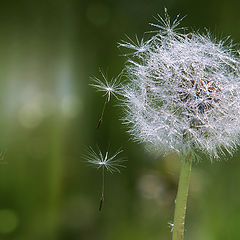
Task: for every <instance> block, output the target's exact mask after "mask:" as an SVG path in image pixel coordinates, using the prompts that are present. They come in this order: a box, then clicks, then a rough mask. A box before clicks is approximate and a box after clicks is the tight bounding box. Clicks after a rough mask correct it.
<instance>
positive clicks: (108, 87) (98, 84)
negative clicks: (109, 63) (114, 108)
mask: <svg viewBox="0 0 240 240" xmlns="http://www.w3.org/2000/svg"><path fill="white" fill-rule="evenodd" d="M100 72H101V74H102V77H103V80H100V79H98V78H96V77H94V78H92V81H93V83H91V84H89V85H90V86H92V87H94V88H95V89H96V90H97V91H100V92H104V94H103V96H106V98H105V101H104V104H103V108H102V112H101V115H100V118H99V120H98V124H97V128H100V126H101V124H102V121H103V114H104V111H105V108H106V105H107V103H108V102H109V101H110V99H111V95H113V96H114V97H116V98H118V97H117V93H118V91H120V84H119V81H118V78H119V77H120V76H118V77H116V78H113V79H111V81H108V80H107V78H106V76H105V75H104V74H103V72H102V71H100Z"/></svg>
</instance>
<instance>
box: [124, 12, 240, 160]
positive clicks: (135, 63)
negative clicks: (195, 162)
mask: <svg viewBox="0 0 240 240" xmlns="http://www.w3.org/2000/svg"><path fill="white" fill-rule="evenodd" d="M159 22H162V25H159V24H155V25H154V26H156V27H158V31H157V32H156V33H155V35H154V36H152V37H151V38H150V39H148V40H147V41H144V40H140V41H139V40H137V42H136V44H134V43H133V42H129V43H127V42H123V43H120V46H123V47H127V48H129V50H130V51H133V52H131V53H130V54H129V53H128V54H126V55H127V56H128V61H127V63H126V66H125V70H124V73H125V74H124V75H125V76H126V78H127V79H128V81H127V82H126V84H124V85H123V87H122V95H123V97H124V101H123V105H124V107H125V109H126V114H125V117H124V123H125V124H127V125H128V126H129V132H130V134H131V135H132V136H133V138H134V139H135V140H137V141H140V142H144V143H150V144H151V145H152V146H154V147H155V148H157V149H159V150H163V152H165V153H167V152H168V151H170V150H174V151H176V152H179V153H184V154H186V153H187V152H189V151H193V149H198V150H201V151H205V152H207V153H209V154H210V156H211V157H218V156H219V153H226V152H229V153H233V151H234V149H235V148H236V146H237V145H238V144H239V133H240V62H239V56H238V54H237V52H234V51H233V50H232V49H231V46H230V45H228V46H227V44H226V42H225V41H220V42H217V41H216V40H213V39H211V37H210V34H209V33H208V34H205V35H202V34H199V33H198V32H196V33H188V34H185V33H181V32H177V31H176V29H174V28H176V27H177V26H178V21H173V23H172V24H171V21H170V18H169V17H168V16H167V15H166V16H165V19H163V18H159Z"/></svg>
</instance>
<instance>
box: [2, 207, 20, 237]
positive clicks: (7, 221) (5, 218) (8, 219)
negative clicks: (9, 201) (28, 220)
mask: <svg viewBox="0 0 240 240" xmlns="http://www.w3.org/2000/svg"><path fill="white" fill-rule="evenodd" d="M17 225H18V217H17V215H16V213H15V212H14V211H13V210H11V209H1V210H0V233H4V234H6V233H11V232H13V231H14V230H15V229H16V227H17Z"/></svg>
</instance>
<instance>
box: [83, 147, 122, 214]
mask: <svg viewBox="0 0 240 240" xmlns="http://www.w3.org/2000/svg"><path fill="white" fill-rule="evenodd" d="M121 152H122V150H118V151H117V152H116V153H115V154H113V155H110V153H109V151H107V152H105V154H104V153H102V152H101V151H100V149H98V151H94V150H93V148H91V147H89V148H88V153H87V154H86V155H84V158H85V159H86V160H87V162H88V163H89V164H91V165H93V166H94V167H96V168H97V169H102V192H101V199H100V204H99V211H101V210H102V207H103V202H104V185H105V182H104V181H105V171H104V170H105V169H106V170H107V171H109V172H110V173H114V172H118V173H120V170H119V168H121V167H125V166H124V165H123V164H122V163H123V162H125V161H126V160H125V159H122V158H119V157H118V156H119V154H120V153H121Z"/></svg>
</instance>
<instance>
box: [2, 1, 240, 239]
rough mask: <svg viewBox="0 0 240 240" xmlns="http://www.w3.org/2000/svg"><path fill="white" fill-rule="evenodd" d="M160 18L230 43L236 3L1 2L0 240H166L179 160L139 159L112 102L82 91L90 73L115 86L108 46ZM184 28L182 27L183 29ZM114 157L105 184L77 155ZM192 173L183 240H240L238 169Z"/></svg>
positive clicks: (206, 166) (115, 66) (225, 164)
mask: <svg viewBox="0 0 240 240" xmlns="http://www.w3.org/2000/svg"><path fill="white" fill-rule="evenodd" d="M164 7H167V8H168V11H169V14H170V15H171V16H176V14H178V13H181V14H182V15H187V17H186V19H185V20H184V26H190V27H191V26H194V27H195V29H203V27H205V26H207V27H209V29H211V31H213V32H216V33H220V35H219V34H218V36H221V37H222V36H227V35H231V36H232V38H233V39H234V40H235V41H236V42H238V41H240V28H239V27H238V26H239V21H240V20H239V17H238V16H239V11H238V9H239V7H240V3H238V2H236V1H233V0H229V1H216V0H209V1H207V0H204V1H200V2H199V1H198V2H196V1H190V0H180V1H176V0H171V1H159V0H158V1H157V0H153V1H151V2H149V1H144V0H140V1H136V0H133V1H127V0H123V1H109V0H103V1H86V0H85V1H83V0H80V1H78V0H68V1H63V0H48V1H47V0H42V1H40V0H39V1H29V0H21V1H17V0H14V1H1V3H0V109H1V118H0V129H1V135H0V149H1V152H2V154H1V156H0V239H1V240H2V239H3V240H10V239H11V240H32V239H36V240H38V239H39V240H42V239H50V240H55V239H56V240H57V239H58V240H64V239H71V240H75V239H78V240H79V239H87V240H95V239H98V240H112V239H114V240H118V239H119V240H122V239H124V240H128V239H131V240H134V239H137V240H145V239H148V240H151V239H170V238H171V233H170V228H169V226H168V222H171V221H172V218H173V209H174V199H175V195H176V189H177V179H178V167H179V166H178V164H179V163H178V160H177V159H176V156H174V155H173V154H170V155H169V156H167V157H166V158H164V159H163V158H162V157H161V156H153V155H151V154H149V153H147V152H146V151H145V150H144V148H143V146H141V145H139V144H136V143H133V142H132V141H131V140H129V136H128V134H127V133H126V132H125V130H126V129H125V127H124V126H123V125H122V124H121V122H120V121H119V119H120V118H121V115H122V113H121V109H120V108H119V107H118V106H116V105H118V102H117V101H116V100H115V101H114V100H113V101H112V100H111V102H110V103H108V105H107V108H106V112H105V115H104V120H103V123H102V126H101V128H100V129H98V130H96V124H97V121H98V118H99V115H100V112H101V107H102V104H103V102H104V99H103V98H102V97H101V94H99V93H96V92H95V91H94V89H91V88H90V87H89V85H88V84H89V83H90V80H89V77H90V76H93V75H95V76H97V77H99V76H100V73H99V71H98V69H99V67H101V69H102V70H103V71H104V72H106V73H107V75H109V77H113V76H116V75H117V74H118V73H119V72H120V71H121V69H122V67H123V63H124V61H125V60H126V59H125V58H123V57H120V56H119V55H121V51H120V50H119V49H118V48H117V47H116V46H117V42H119V41H121V40H122V39H126V36H125V34H127V35H128V36H130V37H134V36H135V33H136V34H138V35H139V36H140V37H142V35H143V34H144V32H146V31H149V30H151V29H152V27H151V26H149V25H148V24H147V23H149V22H153V21H154V18H153V16H156V15H157V14H158V13H159V14H162V13H163V12H164ZM190 30H191V28H190ZM96 144H98V145H99V147H100V148H101V149H102V150H103V151H104V150H107V149H108V147H109V145H110V149H112V150H113V151H115V150H116V149H118V148H119V147H122V149H123V150H124V152H123V153H122V154H123V155H124V157H125V158H127V159H128V162H127V168H126V169H123V170H122V171H121V174H113V175H111V174H107V175H106V186H105V187H106V193H105V202H104V206H103V210H102V212H101V213H99V212H98V204H99V199H100V191H101V182H100V180H101V173H100V172H99V171H97V170H96V169H92V168H89V167H88V166H87V164H86V163H85V162H84V160H83V159H82V154H83V153H84V151H85V149H86V146H89V145H91V146H94V145H96ZM239 157H240V156H239V154H238V153H236V154H235V155H234V156H233V158H230V160H229V161H225V160H222V161H220V162H216V163H213V164H211V163H210V162H208V161H207V160H206V159H203V160H202V162H200V163H198V164H195V165H194V167H193V173H192V179H191V187H190V188H191V189H190V197H189V204H188V211H187V219H186V240H188V239H195V240H202V239H204V240H212V239H218V240H221V239H224V240H226V239H239V238H240V234H239V232H238V231H237V229H238V224H239V221H240V211H239V208H240V200H239V199H240V190H239V188H238V182H240V175H239V169H240V161H239V160H238V158H239Z"/></svg>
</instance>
